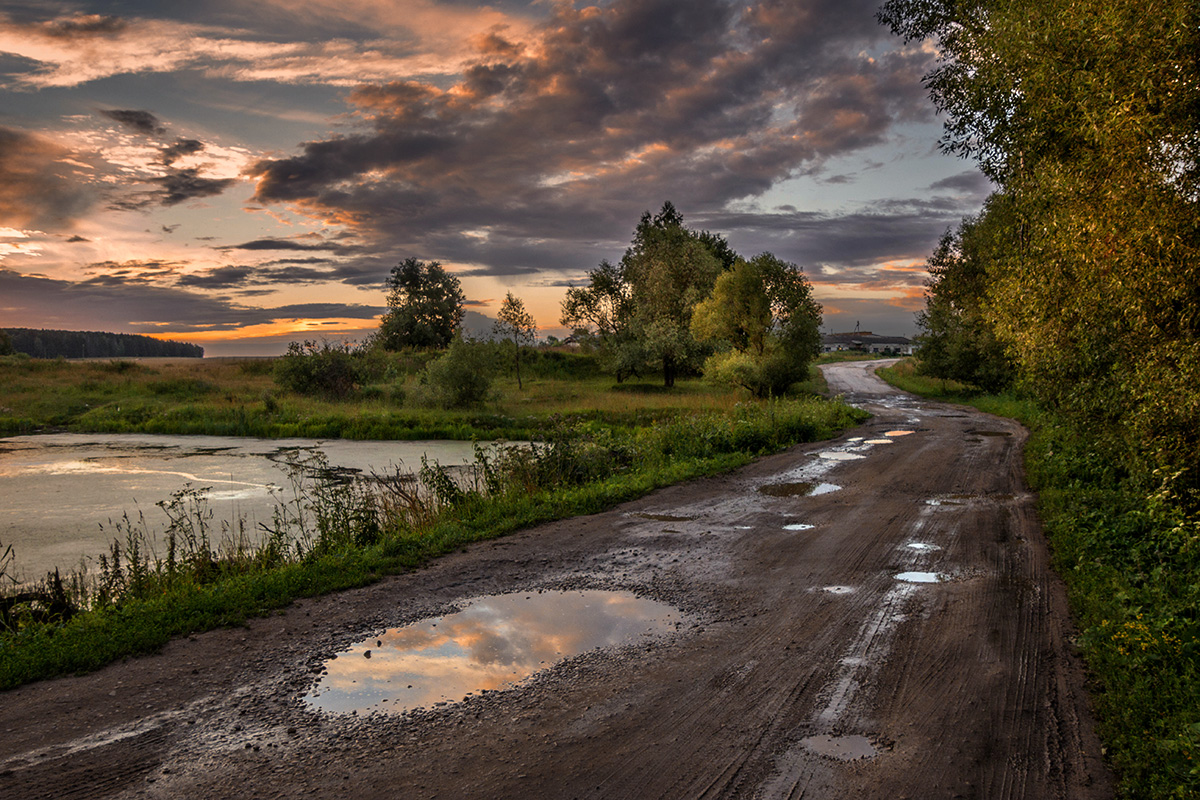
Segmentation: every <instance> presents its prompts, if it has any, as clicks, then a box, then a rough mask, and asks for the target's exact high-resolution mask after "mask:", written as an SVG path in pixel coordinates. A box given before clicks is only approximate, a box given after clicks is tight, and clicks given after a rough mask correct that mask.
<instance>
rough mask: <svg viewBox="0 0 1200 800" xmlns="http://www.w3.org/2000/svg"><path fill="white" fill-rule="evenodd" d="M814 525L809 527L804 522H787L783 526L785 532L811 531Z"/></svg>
mask: <svg viewBox="0 0 1200 800" xmlns="http://www.w3.org/2000/svg"><path fill="white" fill-rule="evenodd" d="M815 527H817V526H816V525H809V524H808V523H805V522H789V523H788V524H787V525H784V526H783V529H784V530H785V531H811V530H812V529H813V528H815Z"/></svg>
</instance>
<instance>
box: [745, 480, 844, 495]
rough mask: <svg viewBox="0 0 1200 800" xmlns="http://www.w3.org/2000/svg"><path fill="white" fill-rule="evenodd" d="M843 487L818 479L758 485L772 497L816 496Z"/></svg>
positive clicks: (760, 490)
mask: <svg viewBox="0 0 1200 800" xmlns="http://www.w3.org/2000/svg"><path fill="white" fill-rule="evenodd" d="M841 488H842V487H840V486H838V485H837V484H836V483H817V482H816V481H801V482H798V483H768V484H766V485H765V486H760V487H758V491H759V492H760V493H761V494H766V495H770V496H771V497H816V496H818V495H822V494H829V493H830V492H836V491H837V490H838V489H841Z"/></svg>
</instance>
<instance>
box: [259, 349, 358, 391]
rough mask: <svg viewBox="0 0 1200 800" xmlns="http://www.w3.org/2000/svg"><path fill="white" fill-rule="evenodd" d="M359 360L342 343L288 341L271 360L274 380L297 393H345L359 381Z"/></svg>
mask: <svg viewBox="0 0 1200 800" xmlns="http://www.w3.org/2000/svg"><path fill="white" fill-rule="evenodd" d="M360 360H361V358H360V356H359V354H357V353H356V352H355V350H354V348H353V347H352V346H351V345H349V344H346V343H340V344H334V343H332V342H322V343H320V344H317V343H316V342H312V341H305V342H292V343H290V344H289V345H288V349H287V353H286V354H284V355H283V356H282V357H281V358H280V359H279V360H278V361H276V362H275V382H276V383H278V384H279V385H280V386H282V387H283V388H284V389H287V390H288V391H292V392H298V393H300V394H321V395H325V396H326V397H331V398H338V399H340V398H344V397H348V396H349V395H350V394H352V393H353V392H354V390H355V388H357V387H358V385H359V384H360V383H361V382H362V374H361V373H362V369H361V366H360V364H359V361H360Z"/></svg>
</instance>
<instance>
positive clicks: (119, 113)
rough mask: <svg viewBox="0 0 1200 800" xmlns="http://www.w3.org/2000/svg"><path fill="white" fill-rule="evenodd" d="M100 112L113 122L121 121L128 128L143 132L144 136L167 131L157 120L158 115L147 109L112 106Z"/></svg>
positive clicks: (156, 134)
mask: <svg viewBox="0 0 1200 800" xmlns="http://www.w3.org/2000/svg"><path fill="white" fill-rule="evenodd" d="M100 113H101V114H103V115H104V116H106V117H108V118H109V119H111V120H113V121H115V122H119V123H121V124H122V125H124V126H125V127H126V128H129V129H130V130H132V131H136V132H137V133H141V134H145V135H146V136H158V135H161V134H164V133H166V132H167V129H166V128H165V127H163V124H162V123H161V122H159V121H158V117H156V116H154V115H153V114H151V113H150V112H149V111H137V110H126V109H117V108H114V109H107V110H105V109H102V110H101V111H100Z"/></svg>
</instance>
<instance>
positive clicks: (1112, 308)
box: [879, 0, 1200, 524]
mask: <svg viewBox="0 0 1200 800" xmlns="http://www.w3.org/2000/svg"><path fill="white" fill-rule="evenodd" d="M879 16H880V20H881V21H882V22H884V23H885V24H887V25H889V26H890V27H891V28H892V30H893V31H894V32H895V33H897V34H899V35H901V36H903V37H904V38H905V39H906V40H910V41H915V40H928V41H930V42H932V43H933V44H934V46H935V47H936V48H937V50H938V52H939V53H940V54H941V56H940V61H939V63H938V65H937V67H936V69H935V70H934V71H933V72H932V73H931V74H930V75H928V76H926V85H927V87H928V89H929V91H930V93H931V96H932V98H933V101H934V103H935V105H936V107H937V108H938V110H939V111H941V112H942V113H943V114H945V116H946V123H945V134H944V137H943V139H942V146H943V148H944V149H945V150H947V151H949V152H952V153H958V154H960V155H962V156H965V157H969V158H972V159H974V160H975V161H976V162H977V163H978V164H979V166H980V168H981V169H982V171H983V172H984V174H986V175H987V177H988V178H990V179H991V181H992V182H993V183H994V185H995V187H996V191H995V192H994V193H993V194H992V195H991V197H990V198H989V199H988V200H987V202H986V204H985V205H984V207H983V209H982V211H981V212H980V213H979V214H978V215H977V216H973V217H970V218H968V219H965V220H963V222H962V224H961V225H959V226H958V227H957V229H955V230H951V231H948V232H947V234H946V236H945V237H944V238H943V239H942V241H941V243H940V244H939V246H938V248H937V250H936V251H935V252H934V253H933V255H932V256H931V257H930V259H929V265H928V266H929V272H930V279H929V282H928V288H927V293H926V299H927V303H926V309H925V311H924V313H923V314H922V315H921V317H920V324H921V327H922V328H923V331H924V344H923V348H922V351H921V365H922V368H923V369H924V370H925V371H926V372H927V373H929V374H931V375H934V376H937V377H946V378H958V379H962V380H965V381H967V382H970V383H973V384H976V385H978V386H980V387H982V388H984V389H987V390H992V391H994V390H1000V389H1005V388H1010V387H1011V388H1016V389H1018V390H1020V391H1023V392H1026V393H1028V394H1030V395H1032V396H1033V397H1034V398H1036V399H1037V400H1038V401H1039V403H1040V404H1042V405H1043V407H1046V408H1049V409H1052V410H1054V411H1055V412H1056V413H1058V414H1059V415H1060V416H1061V418H1062V419H1064V420H1068V422H1069V424H1070V425H1072V426H1074V427H1075V429H1077V430H1078V431H1079V432H1080V433H1081V435H1085V436H1087V437H1089V439H1090V440H1092V441H1093V442H1095V443H1096V446H1097V447H1098V448H1100V449H1101V450H1103V456H1102V458H1104V459H1107V460H1108V461H1109V463H1111V464H1112V465H1114V466H1113V468H1114V469H1115V470H1117V471H1118V472H1121V473H1123V474H1124V476H1125V477H1124V478H1123V480H1126V479H1127V480H1130V481H1133V482H1134V483H1137V484H1138V485H1140V486H1141V487H1142V489H1143V491H1144V492H1146V493H1147V494H1148V495H1149V494H1153V495H1154V496H1155V497H1158V498H1167V499H1168V502H1170V503H1172V504H1174V505H1175V506H1176V507H1177V508H1179V509H1181V510H1182V511H1183V512H1184V513H1185V514H1187V515H1191V518H1192V520H1193V524H1194V523H1195V520H1196V515H1198V514H1200V214H1198V213H1197V212H1198V210H1200V127H1198V123H1197V120H1198V119H1200V7H1197V5H1196V3H1195V2H1194V0H1004V2H1000V1H999V0H966V1H965V2H964V1H963V0H888V2H886V3H885V4H884V6H883V7H882V9H881V11H880V14H879Z"/></svg>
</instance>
